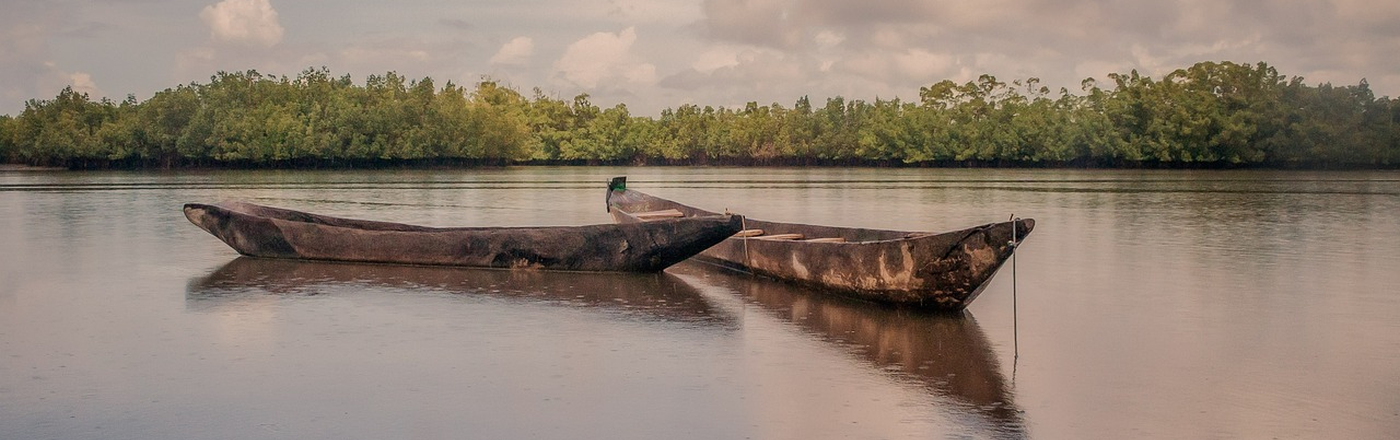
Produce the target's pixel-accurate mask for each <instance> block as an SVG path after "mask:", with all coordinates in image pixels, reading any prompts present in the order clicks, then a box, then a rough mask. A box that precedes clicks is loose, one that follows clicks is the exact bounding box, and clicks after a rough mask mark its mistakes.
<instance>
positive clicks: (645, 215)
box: [632, 209, 685, 221]
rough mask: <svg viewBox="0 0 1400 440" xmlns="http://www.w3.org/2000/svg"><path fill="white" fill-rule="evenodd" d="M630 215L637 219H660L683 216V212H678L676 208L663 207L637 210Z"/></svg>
mask: <svg viewBox="0 0 1400 440" xmlns="http://www.w3.org/2000/svg"><path fill="white" fill-rule="evenodd" d="M632 215H633V216H634V217H637V219H639V220H641V221H647V220H660V219H665V218H680V217H685V213H682V212H680V211H679V210H676V209H663V210H660V211H647V212H638V213H636V214H632Z"/></svg>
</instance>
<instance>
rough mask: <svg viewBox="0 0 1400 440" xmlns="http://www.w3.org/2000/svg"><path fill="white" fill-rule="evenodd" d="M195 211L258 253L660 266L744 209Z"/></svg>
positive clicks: (189, 211)
mask: <svg viewBox="0 0 1400 440" xmlns="http://www.w3.org/2000/svg"><path fill="white" fill-rule="evenodd" d="M185 217H186V218H188V219H189V220H190V222H191V223H194V224H195V225H196V226H199V227H200V228H202V229H204V230H205V231H208V232H209V233H210V234H213V235H214V236H215V237H218V238H219V239H220V240H223V242H224V243H226V244H228V245H229V247H232V248H233V249H234V250H236V251H238V253H240V254H243V255H248V256H253V257H266V258H296V259H307V260H329V261H353V262H364V263H395V264H425V265H447V266H466V267H485V268H502V269H548V270H569V271H591V272H656V271H660V270H662V269H665V268H666V267H667V266H670V265H672V264H675V263H677V262H680V261H682V260H685V259H686V258H690V257H691V256H693V255H695V254H696V253H698V252H700V251H703V250H705V248H708V247H710V246H712V245H714V244H715V243H719V242H720V241H722V240H724V239H725V238H727V237H729V236H730V235H733V234H734V233H735V232H738V231H739V229H740V228H741V225H742V224H743V219H742V218H741V217H739V216H737V215H733V216H731V215H714V216H695V217H687V218H674V219H668V220H663V221H655V222H646V223H637V224H631V225H619V224H601V225H588V226H554V227H459V228H436V227H427V226H415V225H406V224H399V223H389V222H379V221H369V220H354V219H347V218H340V217H331V216H326V215H318V214H310V213H305V212H300V211H293V210H289V209H281V208H273V207H269V206H262V205H255V204H252V203H244V202H223V203H219V204H213V205H206V204H199V203H190V204H187V205H185Z"/></svg>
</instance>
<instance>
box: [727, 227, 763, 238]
mask: <svg viewBox="0 0 1400 440" xmlns="http://www.w3.org/2000/svg"><path fill="white" fill-rule="evenodd" d="M760 235H763V230H762V229H745V230H742V231H739V233H737V234H734V236H735V237H757V236H760Z"/></svg>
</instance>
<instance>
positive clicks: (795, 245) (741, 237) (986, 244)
mask: <svg viewBox="0 0 1400 440" xmlns="http://www.w3.org/2000/svg"><path fill="white" fill-rule="evenodd" d="M607 204H608V212H609V213H610V214H612V217H613V220H614V221H616V222H618V223H621V224H631V223H643V224H645V223H650V222H653V221H663V220H664V219H677V218H692V217H703V216H712V215H717V214H715V213H713V212H710V211H706V210H702V209H699V208H695V207H692V206H688V205H684V204H681V203H677V202H674V201H671V200H666V199H663V198H660V197H655V196H652V195H649V194H645V193H642V192H639V191H634V190H630V189H627V179H626V178H625V177H618V178H614V179H613V180H612V182H610V183H609V185H608V194H607ZM744 223H745V224H744V230H742V231H740V232H739V233H737V234H734V236H733V237H730V238H729V239H726V240H724V241H723V242H721V243H719V244H717V245H715V246H714V247H711V248H709V249H706V250H705V251H704V252H701V253H700V254H699V255H697V256H696V258H698V259H700V260H701V261H705V262H710V263H716V264H719V265H722V266H726V267H730V268H734V269H738V270H743V271H747V272H751V273H755V274H759V275H764V276H768V277H772V278H777V279H781V280H787V281H794V282H799V283H805V284H810V285H815V286H819V287H822V288H825V289H830V290H833V291H835V292H838V293H844V294H847V295H850V296H855V297H858V298H863V299H866V300H870V301H875V302H881V303H888V304H895V305H901V306H912V307H918V308H928V309H941V310H962V309H963V308H966V307H967V305H968V304H969V303H971V302H972V300H973V299H976V298H977V295H978V294H980V293H982V290H983V289H985V288H986V286H987V282H988V281H989V280H991V279H992V276H993V275H995V274H996V272H997V269H999V268H1000V267H1001V266H1002V264H1003V263H1005V262H1006V260H1007V259H1008V258H1010V257H1011V254H1012V253H1013V252H1014V251H1015V249H1016V247H1017V246H1018V245H1019V244H1020V242H1021V240H1024V239H1025V238H1026V236H1027V235H1028V234H1030V232H1031V230H1032V229H1034V228H1035V220H1032V219H1013V220H1011V221H1006V222H999V223H990V224H985V225H981V226H974V227H971V228H967V229H962V230H957V231H951V232H942V233H931V232H910V231H893V230H882V229H865V228H848V227H835V226H819V225H808V224H800V223H782V222H771V221H762V220H754V219H745V220H744Z"/></svg>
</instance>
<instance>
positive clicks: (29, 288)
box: [0, 168, 1400, 439]
mask: <svg viewBox="0 0 1400 440" xmlns="http://www.w3.org/2000/svg"><path fill="white" fill-rule="evenodd" d="M623 174H625V175H628V176H629V181H630V186H631V187H632V188H634V189H639V190H643V191H647V192H650V193H652V194H656V195H660V196H663V197H668V198H673V199H678V200H683V201H687V202H691V203H692V204H695V205H698V206H702V207H707V208H712V209H714V210H720V209H726V208H727V209H729V210H731V211H733V212H738V213H744V214H748V215H750V216H753V217H758V218H764V219H773V220H793V221H804V222H812V223H825V224H839V225H851V226H862V227H872V228H892V229H906V230H933V231H936V230H945V229H955V228H962V227H966V226H969V225H973V224H980V223H987V222H992V221H999V220H1004V219H1006V218H1008V217H1010V216H1012V215H1016V216H1021V217H1033V218H1035V219H1036V220H1037V225H1036V230H1035V232H1034V233H1033V234H1032V235H1031V237H1030V239H1029V240H1027V242H1026V243H1025V244H1024V245H1023V247H1022V248H1021V251H1020V252H1019V254H1018V256H1017V257H1016V261H1015V266H1014V267H1015V276H1014V281H1015V283H1014V296H1013V282H1012V281H1013V276H1012V272H1011V269H1012V266H1010V265H1008V266H1007V267H1005V268H1004V269H1003V271H1002V273H1001V274H999V275H998V276H997V278H996V279H994V280H993V282H992V284H991V285H990V286H989V287H988V289H987V290H986V291H985V292H984V293H983V295H982V296H980V297H979V298H978V300H977V302H975V303H974V304H973V305H972V307H970V308H969V310H968V311H967V312H966V313H964V314H961V315H954V316H947V315H931V314H925V313H917V312H910V311H900V310H890V309H886V308H883V307H876V306H871V305H869V304H864V303H859V302H854V301H848V300H843V299H839V298H833V297H830V296H829V295H824V294H822V292H819V291H813V290H810V289H805V288H800V287H794V286H790V285H786V284H783V283H777V282H772V281H768V280H763V279H756V278H752V277H749V276H745V275H741V274H734V273H730V272H725V271H721V270H716V269H714V268H712V267H709V266H705V265H700V264H692V263H685V264H682V265H679V266H677V267H674V268H672V269H670V270H668V271H667V272H666V273H662V274H642V275H623V274H603V275H598V274H592V275H590V274H558V273H522V272H508V271H481V270H468V269H455V268H429V267H402V266H385V265H356V264H329V263H309V262H294V261H276V260H260V259H249V258H239V257H237V255H236V254H235V253H234V252H233V251H232V250H230V249H228V248H227V247H226V246H224V245H223V244H222V243H220V242H219V241H218V240H216V239H214V238H213V237H212V236H209V235H208V234H206V233H204V232H203V231H200V230H199V229H198V228H196V227H194V226H193V225H190V224H189V223H188V222H187V221H186V220H185V219H184V218H183V216H182V215H181V213H180V209H179V207H180V205H181V204H182V203H186V202H194V201H200V202H209V201H218V200H224V199H240V200H248V201H252V202H255V203H263V204H269V205H275V206H282V207H289V208H294V209H302V210H308V211H316V212H321V213H327V214H334V215H342V216H351V217H360V218H370V219H377V220H389V221H403V222H412V223H420V224H428V225H440V226H454V225H569V224H588V223H602V222H607V221H608V216H607V214H606V213H605V211H604V208H603V186H604V183H605V182H606V180H607V179H608V178H609V177H611V176H613V175H623ZM1397 237H1400V174H1397V173H1394V172H1374V173H1303V172H1178V171H1170V172H1140V171H1045V170H883V169H854V170H846V169H748V168H512V169H504V170H437V171H337V172H305V171H298V172H273V171H264V172H242V171H238V172H178V173H69V172H3V173H0V249H3V251H0V438H5V439H9V438H24V439H30V438H38V439H44V438H62V439H73V438H104V439H123V438H131V439H163V438H171V439H174V438H180V439H195V438H198V439H225V438H227V439H258V438H269V439H275V438H463V437H470V438H558V439H572V438H619V439H631V438H637V439H642V438H676V439H687V438H695V439H711V438H745V437H749V438H773V439H785V438H931V437H932V438H1047V439H1049V438H1274V437H1278V438H1320V437H1325V438H1392V437H1394V435H1395V434H1396V433H1397V432H1400V397H1397V396H1400V320H1397V319H1396V316H1400V295H1397V294H1396V291H1397V290H1396V288H1395V286H1397V285H1400V270H1397V269H1400V238H1397ZM1013 303H1014V307H1015V311H1016V313H1015V314H1014V315H1013Z"/></svg>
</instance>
